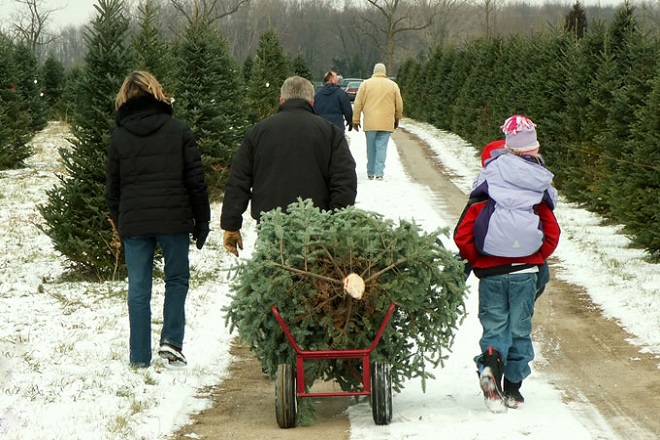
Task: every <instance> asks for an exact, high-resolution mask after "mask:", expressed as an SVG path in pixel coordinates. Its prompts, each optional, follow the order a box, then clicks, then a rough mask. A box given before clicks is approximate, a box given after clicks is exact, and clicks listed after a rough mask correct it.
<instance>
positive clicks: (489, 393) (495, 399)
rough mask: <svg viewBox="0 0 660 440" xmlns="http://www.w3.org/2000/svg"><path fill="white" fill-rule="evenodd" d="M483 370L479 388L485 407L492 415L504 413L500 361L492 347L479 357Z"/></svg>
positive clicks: (497, 353) (498, 355)
mask: <svg viewBox="0 0 660 440" xmlns="http://www.w3.org/2000/svg"><path fill="white" fill-rule="evenodd" d="M481 364H482V365H483V370H481V373H480V374H479V386H480V387H481V391H483V393H484V401H485V403H486V407H487V408H488V409H489V410H490V411H491V412H494V413H501V412H505V411H506V408H507V407H506V405H505V403H504V396H503V395H502V360H501V359H500V354H499V352H498V351H497V350H495V349H494V348H493V347H488V350H486V351H485V352H483V354H482V355H481Z"/></svg>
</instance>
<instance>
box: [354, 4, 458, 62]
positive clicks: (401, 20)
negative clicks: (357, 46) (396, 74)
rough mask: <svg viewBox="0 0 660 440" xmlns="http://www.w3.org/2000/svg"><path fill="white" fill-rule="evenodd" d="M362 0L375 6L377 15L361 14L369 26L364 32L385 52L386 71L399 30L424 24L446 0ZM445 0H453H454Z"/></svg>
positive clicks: (392, 58)
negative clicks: (375, 16)
mask: <svg viewBox="0 0 660 440" xmlns="http://www.w3.org/2000/svg"><path fill="white" fill-rule="evenodd" d="M366 1H367V3H369V4H370V5H371V6H373V7H374V8H375V9H376V11H377V12H378V15H380V17H379V18H374V17H372V16H370V15H368V14H364V20H365V21H366V22H367V23H368V24H369V25H370V29H367V30H365V33H366V34H367V35H368V36H369V37H371V38H372V39H373V40H374V42H375V43H376V44H377V45H378V46H379V47H380V48H381V50H382V51H383V53H384V54H385V58H386V65H387V69H388V71H389V70H391V68H392V64H393V60H394V52H395V50H396V47H397V42H398V38H399V36H400V34H402V33H404V32H411V31H421V30H423V29H426V28H428V27H429V26H431V25H432V24H433V20H434V19H435V18H436V16H437V15H438V14H439V13H440V11H441V10H442V8H441V6H442V5H444V4H445V3H447V1H445V0H366ZM449 1H450V2H454V1H455V0H449ZM419 11H423V13H422V14H419V13H417V12H419ZM383 38H384V41H383Z"/></svg>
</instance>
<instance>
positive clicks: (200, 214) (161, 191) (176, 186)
mask: <svg viewBox="0 0 660 440" xmlns="http://www.w3.org/2000/svg"><path fill="white" fill-rule="evenodd" d="M172 113H173V110H172V107H171V106H170V105H168V104H166V103H164V102H160V101H157V100H156V99H154V98H153V97H151V96H143V97H139V98H135V99H132V100H130V101H128V102H126V103H125V104H124V105H122V106H121V107H120V108H119V110H118V111H117V115H116V123H117V127H116V128H115V130H114V131H113V132H112V137H111V141H110V147H109V148H108V162H107V174H106V201H107V205H108V208H109V209H110V215H111V217H112V219H113V221H114V222H115V224H116V225H117V228H118V230H119V235H120V236H122V237H126V236H144V235H156V234H182V233H190V232H192V231H193V226H194V222H209V221H210V219H211V210H210V206H209V197H208V189H207V185H206V180H205V178H204V171H203V169H202V161H201V156H200V153H199V150H198V148H197V144H196V141H195V137H194V136H193V134H192V131H191V130H190V128H189V127H188V125H187V124H185V123H184V122H183V121H181V120H179V119H177V118H175V117H173V116H172Z"/></svg>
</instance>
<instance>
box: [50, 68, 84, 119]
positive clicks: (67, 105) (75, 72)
mask: <svg viewBox="0 0 660 440" xmlns="http://www.w3.org/2000/svg"><path fill="white" fill-rule="evenodd" d="M82 74H83V68H82V66H81V65H78V64H77V65H75V66H73V67H71V68H70V69H69V70H68V71H67V72H66V78H65V80H64V89H63V90H62V96H60V99H59V100H58V101H57V103H56V104H55V107H54V109H53V111H54V114H55V115H56V116H57V117H58V118H59V119H60V120H62V121H65V122H67V123H68V122H70V120H71V116H72V115H73V112H74V109H75V107H76V105H75V102H76V96H77V95H78V92H77V91H78V88H79V87H78V81H80V79H81V78H82Z"/></svg>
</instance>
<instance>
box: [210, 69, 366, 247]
mask: <svg viewBox="0 0 660 440" xmlns="http://www.w3.org/2000/svg"><path fill="white" fill-rule="evenodd" d="M313 97H314V86H313V85H312V83H310V82H309V81H308V80H306V79H305V78H302V77H299V76H293V77H290V78H287V80H286V81H284V84H282V88H281V90H280V108H279V110H278V112H277V113H276V114H274V115H273V116H270V117H268V118H266V119H264V120H263V121H261V122H259V123H257V124H255V125H254V126H252V127H251V128H250V129H248V131H247V133H246V134H245V138H244V139H243V143H242V145H241V147H240V148H239V150H238V151H237V153H236V156H235V157H234V160H233V162H232V165H231V172H230V174H229V180H228V182H227V185H226V187H225V196H224V201H223V203H222V214H221V216H220V227H221V228H222V229H223V230H224V231H225V233H224V246H225V248H226V249H227V250H228V251H229V252H231V253H232V254H234V255H236V256H238V249H243V240H242V237H241V233H240V229H241V227H242V225H243V213H244V212H245V210H246V209H247V206H248V203H249V202H251V214H252V218H254V219H255V220H257V221H259V219H260V217H261V214H262V213H263V212H266V211H270V210H271V209H275V208H278V207H279V208H282V209H286V207H287V206H289V205H290V204H291V203H293V202H295V201H296V200H297V199H298V198H302V199H311V200H312V201H313V203H314V205H315V206H317V207H319V208H320V209H324V210H333V209H339V208H344V207H346V206H349V205H352V204H354V203H355V197H356V195H357V176H356V174H355V160H354V159H353V156H352V154H351V151H350V150H349V148H348V143H347V142H346V138H345V137H344V134H343V132H342V130H340V129H339V128H338V127H336V126H335V125H333V124H331V123H329V122H328V121H326V120H325V119H323V118H321V117H320V116H318V115H316V114H315V113H314V108H313V104H314V98H313Z"/></svg>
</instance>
